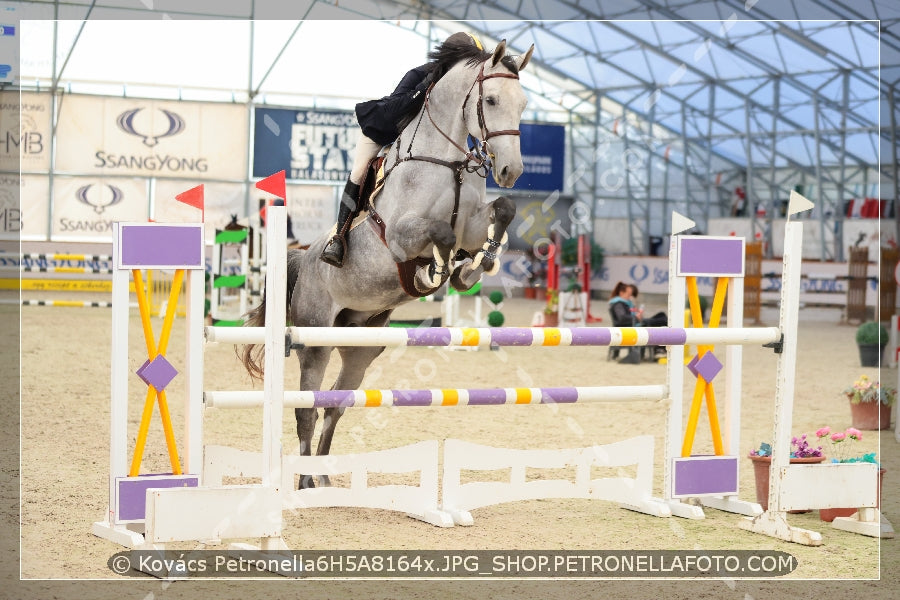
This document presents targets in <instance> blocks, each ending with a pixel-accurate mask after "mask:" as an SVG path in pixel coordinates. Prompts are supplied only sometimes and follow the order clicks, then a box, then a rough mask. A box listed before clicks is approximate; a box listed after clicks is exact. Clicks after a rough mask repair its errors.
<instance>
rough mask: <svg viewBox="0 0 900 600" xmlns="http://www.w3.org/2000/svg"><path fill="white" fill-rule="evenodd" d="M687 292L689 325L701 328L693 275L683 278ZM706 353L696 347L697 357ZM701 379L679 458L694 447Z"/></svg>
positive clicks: (693, 399) (701, 400)
mask: <svg viewBox="0 0 900 600" xmlns="http://www.w3.org/2000/svg"><path fill="white" fill-rule="evenodd" d="M685 285H686V287H687V292H688V305H689V306H690V311H691V323H692V325H693V326H694V327H703V313H702V312H701V311H700V293H699V291H698V289H697V278H696V277H695V276H693V275H691V276H688V277H687V278H685ZM705 353H706V346H700V345H698V346H697V355H698V356H700V357H702V356H703V355H704V354H705ZM701 380H702V377H698V378H697V382H696V383H695V384H694V396H693V398H692V400H691V409H690V411H689V413H688V422H687V426H686V427H685V429H684V438H683V440H682V442H681V456H682V457H687V456H690V455H691V449H692V448H693V447H694V435H695V434H696V433H697V422H698V421H699V420H700V406H701V404H702V403H703V391H704V389H705V386H704V385H703V384H704V383H705V382H703V381H701Z"/></svg>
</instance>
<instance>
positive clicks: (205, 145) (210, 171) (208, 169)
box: [56, 95, 247, 180]
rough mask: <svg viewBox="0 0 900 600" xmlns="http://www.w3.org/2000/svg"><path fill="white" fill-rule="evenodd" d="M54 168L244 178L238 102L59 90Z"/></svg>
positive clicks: (242, 116) (243, 127) (243, 130)
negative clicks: (92, 93)
mask: <svg viewBox="0 0 900 600" xmlns="http://www.w3.org/2000/svg"><path fill="white" fill-rule="evenodd" d="M57 140H58V143H57V155H56V169H57V170H58V171H65V172H70V173H84V174H92V175H104V176H123V175H129V176H131V175H140V176H145V177H179V178H185V179H193V180H197V179H231V180H242V179H243V178H244V174H245V173H246V169H247V166H246V165H247V111H246V109H245V108H244V107H243V106H240V105H234V104H216V103H203V102H173V101H165V100H142V99H134V98H105V97H96V96H77V95H66V96H62V98H61V100H60V102H59V125H58V128H57Z"/></svg>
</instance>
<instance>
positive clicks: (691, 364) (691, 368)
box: [687, 356, 700, 377]
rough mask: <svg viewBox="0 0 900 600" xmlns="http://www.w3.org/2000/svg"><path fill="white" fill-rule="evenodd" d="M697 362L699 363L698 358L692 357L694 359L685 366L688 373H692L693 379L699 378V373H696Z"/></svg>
mask: <svg viewBox="0 0 900 600" xmlns="http://www.w3.org/2000/svg"><path fill="white" fill-rule="evenodd" d="M699 361H700V357H699V356H694V358H692V359H691V362H689V363H688V364H687V368H688V371H690V372H691V373H693V374H694V377H699V376H700V373H698V372H697V362H699Z"/></svg>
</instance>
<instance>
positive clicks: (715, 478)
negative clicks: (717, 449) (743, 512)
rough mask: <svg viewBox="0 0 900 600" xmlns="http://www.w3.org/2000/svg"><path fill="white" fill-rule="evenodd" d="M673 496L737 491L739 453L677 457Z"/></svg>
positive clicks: (710, 494) (673, 477) (673, 472)
mask: <svg viewBox="0 0 900 600" xmlns="http://www.w3.org/2000/svg"><path fill="white" fill-rule="evenodd" d="M672 489H673V491H672V497H674V498H684V497H690V496H712V495H734V494H737V491H738V457H737V456H691V457H688V458H676V459H674V469H672Z"/></svg>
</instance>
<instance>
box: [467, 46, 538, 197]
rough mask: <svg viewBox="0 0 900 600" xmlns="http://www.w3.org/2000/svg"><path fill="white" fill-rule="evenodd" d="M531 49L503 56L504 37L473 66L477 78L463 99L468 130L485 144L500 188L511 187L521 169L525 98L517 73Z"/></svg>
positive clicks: (504, 50)
mask: <svg viewBox="0 0 900 600" xmlns="http://www.w3.org/2000/svg"><path fill="white" fill-rule="evenodd" d="M533 51H534V45H532V46H531V48H529V49H528V51H527V52H526V53H525V54H523V55H521V56H518V57H511V56H506V40H503V41H501V42H500V43H499V44H497V47H496V48H494V51H493V53H492V54H491V57H490V58H488V59H487V60H486V61H484V62H483V63H481V64H480V65H478V66H476V67H475V69H476V71H477V73H478V74H477V77H476V78H475V81H474V82H473V83H472V87H471V89H470V91H469V95H468V96H466V99H465V101H464V102H463V118H464V119H465V122H466V128H467V129H468V133H469V135H471V136H472V137H474V138H476V139H478V140H481V141H482V142H484V143H485V149H486V150H487V152H488V154H489V155H490V157H491V162H492V166H493V176H494V181H495V182H497V185H499V186H501V187H507V188H508V187H512V186H513V184H514V183H515V182H516V179H518V178H519V175H521V174H522V171H523V170H524V166H523V164H522V152H521V147H520V144H519V122H520V121H521V120H522V112H523V111H524V110H525V104H526V99H525V92H523V91H522V86H521V84H520V83H519V72H520V71H521V70H522V69H524V68H525V65H527V64H528V61H529V60H530V59H531V53H532V52H533Z"/></svg>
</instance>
